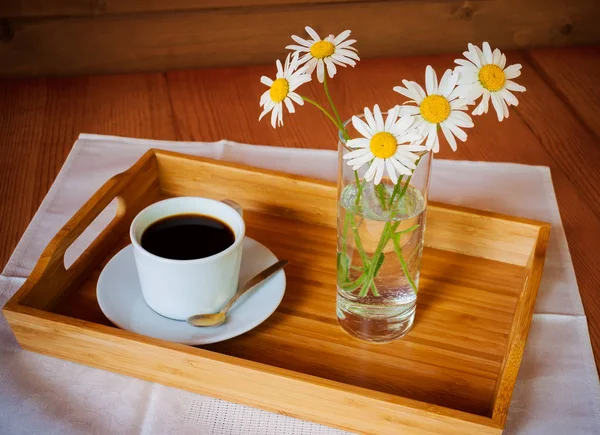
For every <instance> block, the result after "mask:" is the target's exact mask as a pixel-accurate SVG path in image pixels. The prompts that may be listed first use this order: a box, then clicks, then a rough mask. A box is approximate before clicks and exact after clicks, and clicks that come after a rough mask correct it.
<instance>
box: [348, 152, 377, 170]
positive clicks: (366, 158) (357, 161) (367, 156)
mask: <svg viewBox="0 0 600 435" xmlns="http://www.w3.org/2000/svg"><path fill="white" fill-rule="evenodd" d="M361 151H362V150H361ZM374 158H375V155H374V154H373V153H372V152H371V151H367V152H366V153H364V154H363V155H362V156H360V157H356V158H354V159H352V160H349V161H348V164H349V165H350V166H354V167H356V166H358V167H360V166H362V165H364V164H365V163H367V162H370V161H371V160H373V159H374Z"/></svg>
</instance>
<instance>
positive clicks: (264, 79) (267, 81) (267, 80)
mask: <svg viewBox="0 0 600 435" xmlns="http://www.w3.org/2000/svg"><path fill="white" fill-rule="evenodd" d="M260 82H261V83H262V84H263V85H267V86H272V85H273V80H271V79H270V78H269V77H267V76H262V77H261V78H260Z"/></svg>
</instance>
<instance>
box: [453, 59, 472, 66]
mask: <svg viewBox="0 0 600 435" xmlns="http://www.w3.org/2000/svg"><path fill="white" fill-rule="evenodd" d="M454 63H455V64H457V65H460V66H463V67H465V68H475V65H473V62H470V61H468V60H466V59H455V60H454Z"/></svg>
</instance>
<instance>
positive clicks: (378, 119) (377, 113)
mask: <svg viewBox="0 0 600 435" xmlns="http://www.w3.org/2000/svg"><path fill="white" fill-rule="evenodd" d="M373 116H374V118H375V128H376V129H377V131H384V127H385V123H384V122H383V115H381V110H380V109H379V105H378V104H375V106H374V107H373Z"/></svg>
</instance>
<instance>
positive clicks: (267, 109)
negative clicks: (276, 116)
mask: <svg viewBox="0 0 600 435" xmlns="http://www.w3.org/2000/svg"><path fill="white" fill-rule="evenodd" d="M273 107H275V103H273V101H271V100H269V102H268V103H267V104H265V107H264V108H263V111H262V113H261V114H260V116H259V117H258V120H259V121H260V120H261V119H263V116H265V115H266V114H267V113H269V112H270V111H271V110H273Z"/></svg>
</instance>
